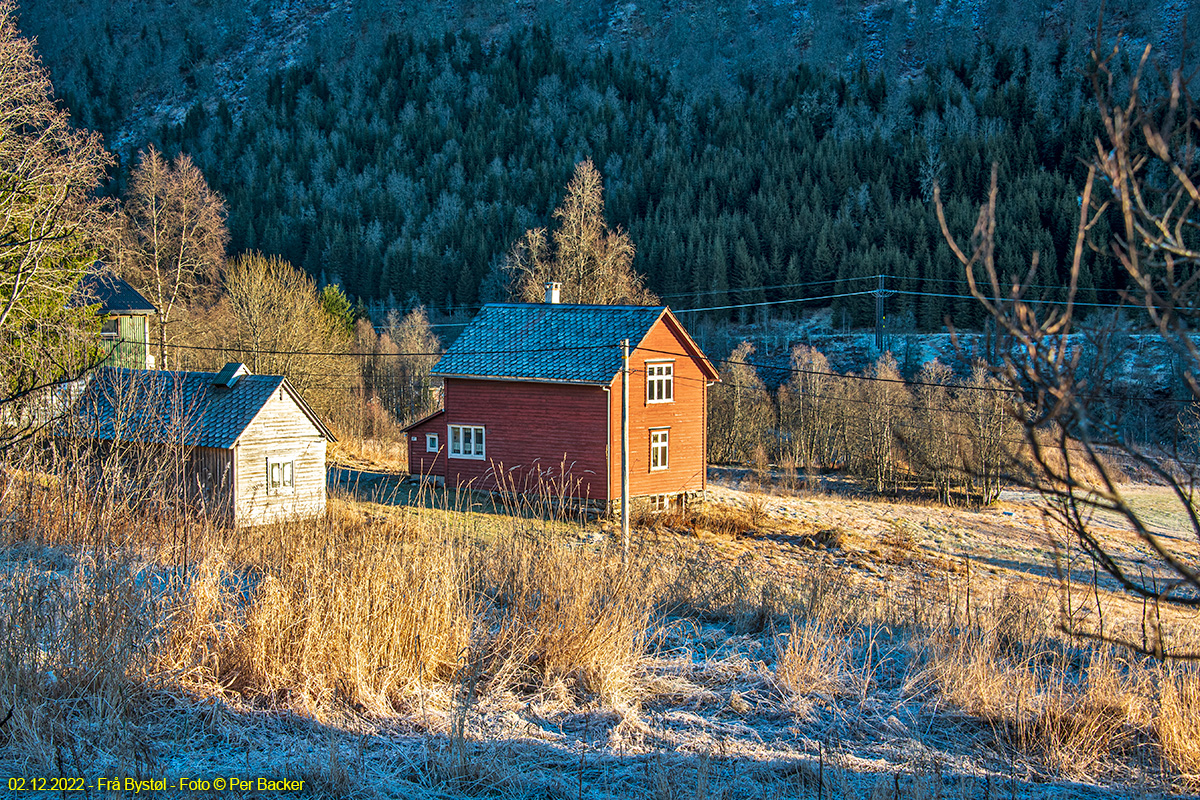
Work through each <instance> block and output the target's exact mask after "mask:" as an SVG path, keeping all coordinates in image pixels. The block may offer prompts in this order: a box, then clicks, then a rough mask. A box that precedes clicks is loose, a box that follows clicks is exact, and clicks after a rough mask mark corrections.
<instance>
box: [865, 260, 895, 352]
mask: <svg viewBox="0 0 1200 800" xmlns="http://www.w3.org/2000/svg"><path fill="white" fill-rule="evenodd" d="M878 277H879V288H878V289H876V290H875V291H873V292H871V294H873V295H875V349H876V350H878V351H879V352H880V353H882V352H883V339H884V335H883V323H884V319H885V317H884V316H883V299H884V298H885V297H891V296H892V295H894V294H895V293H896V292H895V291H894V290H892V289H884V288H883V279H884V276H883V275H880V276H878Z"/></svg>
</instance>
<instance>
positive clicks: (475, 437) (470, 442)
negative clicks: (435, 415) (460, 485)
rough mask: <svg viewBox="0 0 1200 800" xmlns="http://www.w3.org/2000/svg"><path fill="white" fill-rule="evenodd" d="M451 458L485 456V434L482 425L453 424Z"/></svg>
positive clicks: (480, 457)
mask: <svg viewBox="0 0 1200 800" xmlns="http://www.w3.org/2000/svg"><path fill="white" fill-rule="evenodd" d="M449 427H450V457H451V458H476V459H479V460H480V461H482V460H483V458H484V435H483V426H482V425H451V426H449Z"/></svg>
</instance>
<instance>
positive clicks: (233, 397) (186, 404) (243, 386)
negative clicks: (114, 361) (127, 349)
mask: <svg viewBox="0 0 1200 800" xmlns="http://www.w3.org/2000/svg"><path fill="white" fill-rule="evenodd" d="M216 377H217V373H215V372H178V371H172V370H137V369H123V368H117V367H102V368H100V369H97V370H96V371H95V372H94V373H92V375H91V376H90V377H89V379H88V385H87V388H86V389H85V390H84V392H83V394H82V395H81V396H80V398H79V400H78V401H77V402H76V404H75V413H74V414H72V415H70V417H69V418H68V422H67V424H65V425H64V426H63V430H62V431H61V432H62V433H64V434H66V433H69V434H72V435H76V436H81V437H84V438H89V439H102V440H117V441H133V442H160V443H165V442H170V443H176V442H181V443H183V444H185V445H188V446H193V447H216V448H222V449H227V448H230V447H233V445H234V443H235V442H236V441H237V439H238V437H239V436H241V435H242V432H243V431H245V430H246V427H247V426H248V425H249V424H250V423H251V422H252V421H253V420H254V418H255V416H257V415H258V412H259V411H261V410H262V408H263V406H264V405H266V403H267V401H268V400H270V398H271V394H272V393H273V392H275V390H276V389H279V388H283V389H284V390H286V391H287V392H288V394H289V395H291V397H292V399H293V400H294V401H295V402H296V405H297V406H298V407H299V409H300V411H301V412H302V413H303V414H304V415H305V416H307V417H308V418H309V419H310V420H311V421H312V422H313V424H314V426H316V428H317V429H318V430H319V431H320V432H321V434H322V435H324V436H325V437H326V438H327V439H329V440H331V441H332V440H333V436H332V434H330V432H329V430H328V429H327V428H326V427H325V425H324V424H322V422H321V420H320V418H319V417H317V415H316V414H315V413H313V411H312V409H311V408H309V407H308V404H307V403H305V402H304V400H303V398H301V397H300V395H299V394H298V393H297V392H296V390H295V389H293V388H292V386H291V384H290V383H288V381H287V379H286V378H284V377H282V376H280V375H243V376H242V377H241V378H239V379H238V381H237V383H236V384H234V386H233V387H231V388H226V387H223V386H215V385H214V379H215V378H216Z"/></svg>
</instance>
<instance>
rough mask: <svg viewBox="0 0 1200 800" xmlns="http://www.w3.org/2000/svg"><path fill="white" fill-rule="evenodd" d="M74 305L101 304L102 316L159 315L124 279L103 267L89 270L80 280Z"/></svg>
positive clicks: (74, 296) (73, 301) (73, 297)
mask: <svg viewBox="0 0 1200 800" xmlns="http://www.w3.org/2000/svg"><path fill="white" fill-rule="evenodd" d="M71 303H72V305H91V304H93V303H99V304H100V313H101V314H157V313H158V311H157V310H156V309H155V308H154V306H153V305H152V304H151V303H150V301H149V300H147V299H146V298H145V297H142V295H141V293H140V292H138V290H137V289H134V288H133V286H131V285H130V284H129V282H128V281H126V280H125V279H124V278H121V277H120V276H118V275H114V274H113V273H111V272H109V271H107V270H106V269H104V268H103V267H102V266H100V265H97V266H96V267H94V268H92V269H89V270H88V271H87V272H85V273H84V275H83V277H82V278H80V279H79V284H78V285H77V286H76V287H75V294H74V295H73V296H72V298H71Z"/></svg>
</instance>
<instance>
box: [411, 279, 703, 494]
mask: <svg viewBox="0 0 1200 800" xmlns="http://www.w3.org/2000/svg"><path fill="white" fill-rule="evenodd" d="M550 297H553V295H550ZM623 339H628V340H629V342H630V357H629V367H630V374H629V378H628V380H629V383H630V385H629V400H630V403H629V430H630V434H629V488H630V497H631V498H635V499H637V500H638V502H639V503H645V504H648V505H650V506H652V507H655V508H663V507H665V506H667V505H670V504H673V503H675V502H678V501H679V500H681V499H683V498H686V497H687V496H689V495H693V494H696V493H698V492H701V491H703V489H704V488H705V485H706V464H707V461H706V452H705V451H706V441H705V439H706V433H707V431H706V424H707V393H708V386H709V384H710V383H712V382H714V381H716V380H718V377H717V372H716V370H715V369H713V366H712V364H711V363H709V361H708V359H707V358H705V356H704V354H703V353H702V352H701V351H700V348H699V347H698V346H697V345H696V343H695V342H694V341H693V340H692V338H691V337H690V336H689V335H688V334H687V331H685V330H684V328H683V325H682V324H681V323H680V322H679V320H678V319H676V318H675V315H674V314H672V313H671V311H670V309H668V308H666V307H662V306H603V305H574V304H560V303H557V302H553V301H552V300H551V301H550V302H547V303H496V304H491V305H487V306H485V307H484V308H483V309H482V310H481V311H480V313H479V314H478V316H476V317H475V319H474V320H473V321H472V322H471V324H470V325H469V326H468V327H467V328H466V330H464V331H463V333H462V334H461V335H460V336H459V338H458V339H457V340H456V341H455V342H454V344H453V345H452V346H451V347H450V349H449V350H447V351H446V353H445V355H444V356H443V357H442V359H441V360H440V361H439V362H438V364H437V366H436V367H435V368H434V371H433V374H434V375H435V376H439V377H441V378H442V379H443V380H444V381H445V389H444V401H445V407H444V409H443V410H442V411H439V412H437V413H435V414H432V415H430V416H428V417H426V418H424V419H421V420H418V421H416V422H414V423H412V424H411V425H409V426H408V428H407V429H406V430H407V432H408V439H409V441H408V446H409V455H408V463H409V469H410V470H411V471H412V473H413V474H414V475H423V476H431V477H434V478H436V479H438V480H439V481H440V480H443V479H444V480H445V482H446V484H447V485H450V486H463V485H470V486H472V487H475V488H479V489H485V490H497V489H499V490H509V489H511V490H515V491H539V492H543V491H549V493H551V494H566V495H570V496H571V497H574V498H579V499H583V500H586V501H588V502H590V503H594V504H596V505H601V506H607V507H610V508H611V507H613V506H614V505H615V504H616V501H618V500H619V498H620V488H621V393H622V387H623V384H622V381H623V376H622V373H621V348H620V343H621V341H622V340H623Z"/></svg>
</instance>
